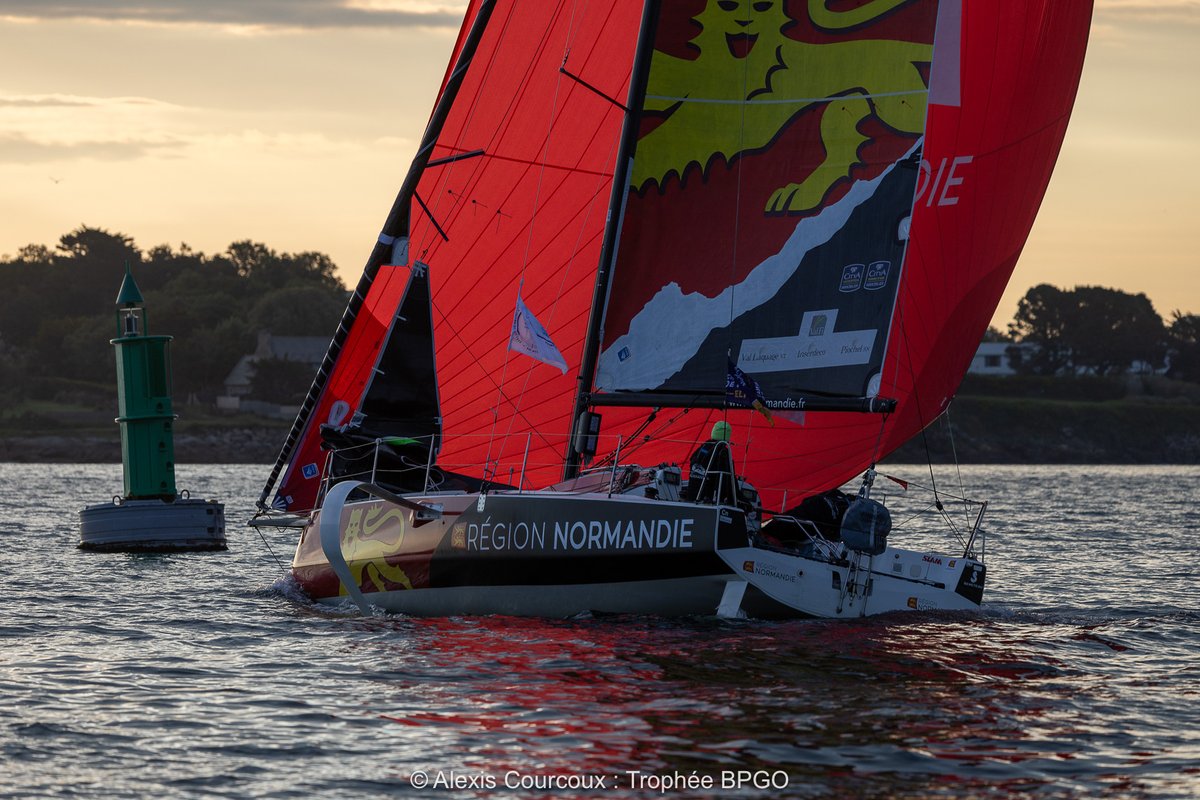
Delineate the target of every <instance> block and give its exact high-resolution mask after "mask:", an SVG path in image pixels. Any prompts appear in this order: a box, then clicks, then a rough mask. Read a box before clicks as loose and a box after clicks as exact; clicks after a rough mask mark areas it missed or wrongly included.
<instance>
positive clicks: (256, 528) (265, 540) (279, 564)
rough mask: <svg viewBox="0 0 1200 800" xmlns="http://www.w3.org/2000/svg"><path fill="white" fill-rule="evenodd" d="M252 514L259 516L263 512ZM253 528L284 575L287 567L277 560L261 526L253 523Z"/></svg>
mask: <svg viewBox="0 0 1200 800" xmlns="http://www.w3.org/2000/svg"><path fill="white" fill-rule="evenodd" d="M254 516H255V517H260V516H263V514H261V513H259V514H255V515H254ZM254 530H256V531H258V538H260V539H262V543H263V545H264V546H266V548H267V552H268V553H270V554H271V558H273V559H275V564H276V565H277V566H278V567H279V569H280V571H282V572H283V573H284V574H285V575H286V574H287V571H288V569H287V567H285V566H284V565H283V562H282V561H280V560H279V556H277V555H275V551H274V550H272V549H271V543H270V542H268V541H267V537H266V534H264V533H263V532H262V528H260V527H258V526H257V525H255V526H254Z"/></svg>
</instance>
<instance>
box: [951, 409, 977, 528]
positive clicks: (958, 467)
mask: <svg viewBox="0 0 1200 800" xmlns="http://www.w3.org/2000/svg"><path fill="white" fill-rule="evenodd" d="M945 419H946V432H947V433H949V434H950V453H951V455H952V456H953V457H954V471H955V472H957V473H958V492H959V494H961V495H962V496H963V497H964V498H965V497H966V496H967V487H966V486H965V485H964V484H963V478H962V466H961V465H960V464H959V463H958V449H957V448H956V447H955V446H954V426H953V425H951V424H950V406H946V413H945ZM963 516H965V517H966V521H967V527H968V528H970V527H971V509H970V508H968V507H967V504H966V502H965V501H964V502H963Z"/></svg>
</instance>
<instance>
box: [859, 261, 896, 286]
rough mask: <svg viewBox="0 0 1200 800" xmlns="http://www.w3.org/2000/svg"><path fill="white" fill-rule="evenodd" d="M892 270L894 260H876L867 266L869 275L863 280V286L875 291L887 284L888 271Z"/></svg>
mask: <svg viewBox="0 0 1200 800" xmlns="http://www.w3.org/2000/svg"><path fill="white" fill-rule="evenodd" d="M891 270H892V262H890V261H875V262H872V263H871V264H870V266H868V267H867V277H866V280H864V281H863V288H864V289H867V290H868V291H875V290H876V289H882V288H883V287H884V286H887V282H888V273H889V272H891Z"/></svg>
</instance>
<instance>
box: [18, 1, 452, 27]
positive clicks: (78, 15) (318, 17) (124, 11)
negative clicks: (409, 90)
mask: <svg viewBox="0 0 1200 800" xmlns="http://www.w3.org/2000/svg"><path fill="white" fill-rule="evenodd" d="M465 7H466V4H465V2H464V0H457V1H456V0H446V2H431V1H428V0H426V1H424V2H423V1H422V0H204V2H199V3H198V2H195V0H158V1H157V2H153V3H146V2H133V1H132V0H76V2H62V0H0V18H5V17H7V18H10V19H19V20H28V21H36V22H44V21H50V20H87V21H95V22H115V23H131V22H132V23H143V24H153V25H216V26H221V27H231V28H238V29H250V30H253V29H281V28H282V29H293V30H294V29H313V28H413V27H418V28H457V27H458V26H459V24H460V23H461V21H462V16H463V10H464V9H465Z"/></svg>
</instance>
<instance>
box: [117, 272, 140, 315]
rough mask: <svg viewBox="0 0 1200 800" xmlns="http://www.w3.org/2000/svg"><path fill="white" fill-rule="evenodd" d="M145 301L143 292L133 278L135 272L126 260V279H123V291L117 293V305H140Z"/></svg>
mask: <svg viewBox="0 0 1200 800" xmlns="http://www.w3.org/2000/svg"><path fill="white" fill-rule="evenodd" d="M144 302H145V301H144V300H143V299H142V293H141V292H140V291H138V286H137V282H136V281H135V280H134V279H133V272H132V270H130V268H129V262H128V261H126V262H125V280H123V281H121V291H120V292H118V293H117V305H119V306H140V305H142V304H143V303H144Z"/></svg>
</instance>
